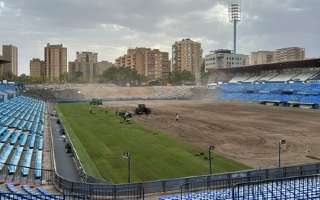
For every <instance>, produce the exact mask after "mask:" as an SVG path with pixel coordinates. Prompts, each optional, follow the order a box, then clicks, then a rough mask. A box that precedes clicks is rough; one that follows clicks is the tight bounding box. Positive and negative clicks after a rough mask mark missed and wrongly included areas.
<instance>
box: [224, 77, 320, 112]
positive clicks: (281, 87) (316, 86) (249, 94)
mask: <svg viewBox="0 0 320 200" xmlns="http://www.w3.org/2000/svg"><path fill="white" fill-rule="evenodd" d="M219 99H220V100H227V101H230V100H236V101H243V102H265V101H268V102H279V103H284V104H295V105H311V106H312V107H314V108H315V107H319V105H320V83H301V82H295V83H259V84H257V83H229V84H223V85H221V86H219ZM317 105H318V106H317Z"/></svg>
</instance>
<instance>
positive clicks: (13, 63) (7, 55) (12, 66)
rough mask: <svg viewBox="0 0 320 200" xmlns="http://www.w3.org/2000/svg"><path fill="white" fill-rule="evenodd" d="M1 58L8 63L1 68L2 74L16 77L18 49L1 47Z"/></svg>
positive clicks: (8, 46)
mask: <svg viewBox="0 0 320 200" xmlns="http://www.w3.org/2000/svg"><path fill="white" fill-rule="evenodd" d="M2 57H3V58H4V59H5V60H8V61H10V63H6V64H4V65H3V66H4V67H3V71H2V72H3V73H5V74H8V73H11V74H12V75H15V76H18V48H17V47H16V46H13V45H3V46H2Z"/></svg>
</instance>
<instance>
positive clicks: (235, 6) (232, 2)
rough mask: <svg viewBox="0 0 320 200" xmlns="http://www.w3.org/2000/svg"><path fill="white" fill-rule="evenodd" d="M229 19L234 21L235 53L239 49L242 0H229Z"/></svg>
mask: <svg viewBox="0 0 320 200" xmlns="http://www.w3.org/2000/svg"><path fill="white" fill-rule="evenodd" d="M228 8H229V9H228V11H229V12H228V13H229V21H230V22H231V23H233V53H234V54H235V53H236V51H237V23H238V22H240V20H241V0H229V6H228Z"/></svg>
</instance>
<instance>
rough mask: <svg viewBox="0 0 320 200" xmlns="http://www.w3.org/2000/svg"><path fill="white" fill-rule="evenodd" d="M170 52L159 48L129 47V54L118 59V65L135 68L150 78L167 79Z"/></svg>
mask: <svg viewBox="0 0 320 200" xmlns="http://www.w3.org/2000/svg"><path fill="white" fill-rule="evenodd" d="M168 55H169V54H168V52H161V51H160V50H159V49H153V50H152V49H150V48H135V49H128V51H127V54H126V55H124V56H120V57H119V58H117V59H116V61H115V63H116V66H117V67H129V68H131V69H135V70H136V71H137V73H138V74H140V75H143V76H146V77H147V78H148V79H149V80H155V79H167V78H168V74H169V72H170V65H169V56H168Z"/></svg>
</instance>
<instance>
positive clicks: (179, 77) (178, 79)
mask: <svg viewBox="0 0 320 200" xmlns="http://www.w3.org/2000/svg"><path fill="white" fill-rule="evenodd" d="M194 81H195V77H194V75H193V74H192V73H191V72H189V71H186V70H183V71H181V72H180V71H173V72H171V73H170V75H169V83H171V84H174V85H181V84H194Z"/></svg>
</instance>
